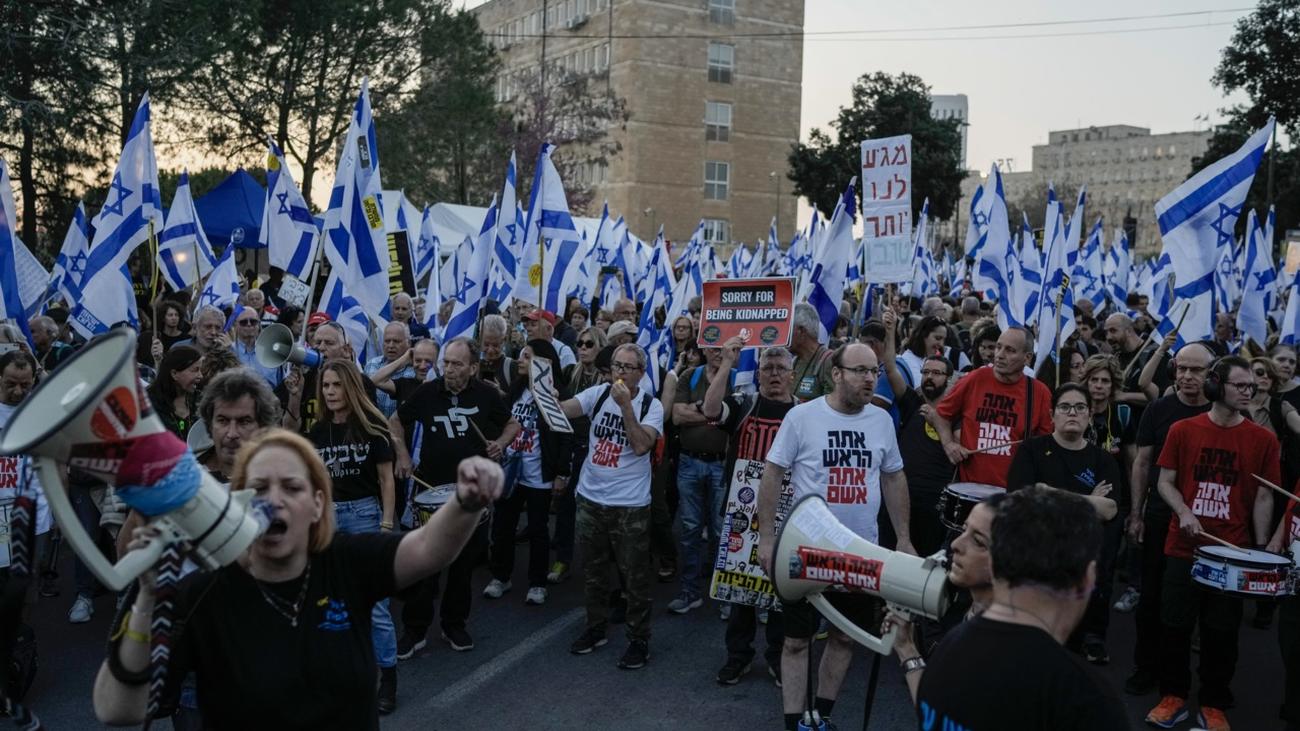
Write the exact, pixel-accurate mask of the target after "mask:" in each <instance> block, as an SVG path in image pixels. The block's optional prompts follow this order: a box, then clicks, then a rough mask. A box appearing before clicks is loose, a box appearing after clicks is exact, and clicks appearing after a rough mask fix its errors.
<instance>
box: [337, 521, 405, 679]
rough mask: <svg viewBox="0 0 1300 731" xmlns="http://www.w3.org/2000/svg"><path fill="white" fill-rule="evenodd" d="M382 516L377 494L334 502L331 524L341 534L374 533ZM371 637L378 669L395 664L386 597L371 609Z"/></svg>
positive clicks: (394, 642)
mask: <svg viewBox="0 0 1300 731" xmlns="http://www.w3.org/2000/svg"><path fill="white" fill-rule="evenodd" d="M382 519H383V512H382V509H381V508H380V507H379V498H378V497H363V498H361V499H359V500H348V501H347V502H341V503H334V524H335V525H336V526H337V529H338V532H340V533H377V532H379V521H380V520H382ZM370 637H371V639H372V640H373V641H374V644H375V660H376V662H378V663H379V667H381V668H391V667H393V666H395V665H397V631H396V630H394V629H393V615H392V613H390V612H389V611H388V600H387V599H382V600H380V601H378V602H375V606H374V608H372V609H371V610H370Z"/></svg>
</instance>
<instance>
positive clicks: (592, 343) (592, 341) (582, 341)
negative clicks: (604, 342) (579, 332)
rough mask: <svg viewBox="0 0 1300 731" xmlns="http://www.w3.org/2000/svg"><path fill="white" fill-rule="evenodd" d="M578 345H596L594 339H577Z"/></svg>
mask: <svg viewBox="0 0 1300 731" xmlns="http://www.w3.org/2000/svg"><path fill="white" fill-rule="evenodd" d="M578 347H579V348H594V347H596V341H595V340H579V341H578Z"/></svg>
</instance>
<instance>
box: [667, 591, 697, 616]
mask: <svg viewBox="0 0 1300 731" xmlns="http://www.w3.org/2000/svg"><path fill="white" fill-rule="evenodd" d="M702 606H704V600H703V599H702V598H700V597H692V596H691V595H690V594H678V595H677V598H676V599H674V600H672V601H670V602H668V611H670V612H672V613H673V614H686V613H687V612H689V611H691V610H692V609H699V608H700V607H702Z"/></svg>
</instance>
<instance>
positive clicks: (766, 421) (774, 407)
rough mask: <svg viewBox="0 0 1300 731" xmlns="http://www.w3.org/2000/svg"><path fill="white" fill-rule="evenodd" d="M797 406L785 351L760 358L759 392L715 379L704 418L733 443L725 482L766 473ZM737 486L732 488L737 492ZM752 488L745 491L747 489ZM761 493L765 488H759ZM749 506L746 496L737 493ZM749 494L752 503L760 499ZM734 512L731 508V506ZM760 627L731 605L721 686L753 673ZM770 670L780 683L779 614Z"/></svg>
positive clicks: (725, 355) (729, 345)
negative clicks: (736, 388)
mask: <svg viewBox="0 0 1300 731" xmlns="http://www.w3.org/2000/svg"><path fill="white" fill-rule="evenodd" d="M743 346H744V341H742V340H741V339H740V338H739V337H734V338H731V339H730V340H728V341H727V342H725V343H723V344H722V348H721V349H720V351H721V356H720V360H719V363H718V371H719V372H721V371H723V370H727V371H730V370H731V369H732V368H734V367H735V364H736V361H737V360H738V359H739V358H740V349H741V348H742V347H743ZM792 408H794V356H793V355H792V354H791V353H790V351H788V350H786V349H785V348H764V349H763V351H762V353H761V354H760V355H759V356H758V393H757V394H751V393H748V392H743V391H737V392H734V393H733V392H732V389H730V388H728V384H727V381H726V379H723V378H715V379H714V380H712V381H710V382H709V389H708V391H706V392H705V394H704V404H703V407H702V411H703V414H704V416H705V418H707V419H708V420H709V422H710V423H715V424H717V426H718V428H719V429H721V430H722V431H723V432H725V433H726V434H729V435H731V437H732V439H731V442H730V445H729V447H728V449H727V463H726V470H725V471H724V472H723V475H724V476H727V479H726V482H728V483H730V482H731V481H732V480H733V479H735V477H734V476H736V475H740V474H743V472H742V471H743V470H749V469H750V468H751V466H752V467H753V468H756V469H760V470H761V469H762V465H763V463H764V462H765V461H766V460H767V453H768V451H769V450H770V449H771V448H772V440H773V439H775V438H776V432H777V430H778V429H780V428H781V420H782V419H784V418H785V416H786V414H788V413H789V412H790V409H792ZM734 489H735V488H734V487H733V488H732V490H734ZM745 489H748V488H741V490H745ZM760 489H761V488H760ZM736 497H737V499H739V500H740V501H741V502H745V500H744V496H742V495H736ZM759 499H761V498H758V497H756V496H754V495H753V491H752V490H750V494H749V501H750V502H749V503H747V504H752V502H753V501H754V500H759ZM727 510H728V511H730V510H731V506H727ZM718 548H719V544H718V542H717V541H716V540H715V541H714V542H713V543H712V544H710V549H711V550H710V552H709V553H708V554H705V555H706V556H707V557H708V558H709V561H708V563H707V565H709V566H712V565H713V560H712V559H713V555H714V553H715V552H716V551H717V550H718ZM757 628H758V612H757V611H755V608H754V607H753V606H751V605H748V604H734V605H732V610H731V616H730V617H728V618H727V634H726V642H727V661H726V663H725V664H724V665H723V666H722V669H721V670H719V671H718V675H717V680H718V683H719V684H721V685H735V684H736V683H738V682H740V679H741V678H742V677H744V675H745V673H748V672H749V669H750V666H751V663H752V662H753V660H754V648H753V642H754V634H755V632H756V631H757ZM766 635H767V637H766V639H767V651H766V652H765V653H764V655H765V656H766V660H767V672H768V674H769V675H770V676H772V678H773V679H774V680H775V681H776V683H777V685H778V686H780V684H781V647H782V645H783V644H784V642H785V631H784V622H783V621H782V616H781V613H780V612H779V611H770V612H768V618H767V632H766Z"/></svg>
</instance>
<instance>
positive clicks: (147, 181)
mask: <svg viewBox="0 0 1300 731" xmlns="http://www.w3.org/2000/svg"><path fill="white" fill-rule="evenodd" d="M94 225H95V238H94V240H93V241H92V242H91V244H90V251H89V254H88V255H87V259H86V264H85V267H84V269H85V272H84V273H83V275H82V279H81V282H80V283H79V284H80V287H81V300H80V302H79V303H78V304H77V306H76V308H75V309H74V310H73V311H72V313H71V317H70V318H69V322H70V323H71V325H72V326H73V327H74V328H76V329H77V332H78V333H80V334H81V336H82V337H85V338H92V337H94V336H96V335H98V334H100V333H102V332H104V331H106V330H108V328H110V327H112V326H113V325H114V324H116V323H118V322H124V321H125V322H131V323H135V322H137V321H138V320H137V317H136V309H135V293H134V291H133V288H132V284H131V279H130V277H128V276H127V275H126V261H127V259H128V258H129V257H130V256H131V252H133V251H135V247H137V246H139V245H140V244H142V243H144V241H145V240H146V239H148V238H149V236H150V234H151V233H154V232H156V231H160V230H162V226H163V214H162V200H161V198H160V197H159V195H158V161H157V160H156V159H155V157H154V149H153V136H152V135H151V134H150V132H149V95H148V94H145V95H144V98H143V99H141V100H140V106H139V108H137V109H136V112H135V118H134V119H133V120H132V121H131V129H130V130H129V131H128V132H127V135H126V144H124V145H123V146H122V157H121V159H120V160H119V161H118V163H117V169H116V170H114V171H113V181H112V183H111V184H110V185H109V189H108V199H107V201H106V202H105V203H104V207H103V208H101V209H100V211H99V216H97V217H96V218H95V224H94ZM151 226H152V230H151ZM119 272H120V273H121V274H120V275H119Z"/></svg>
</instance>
